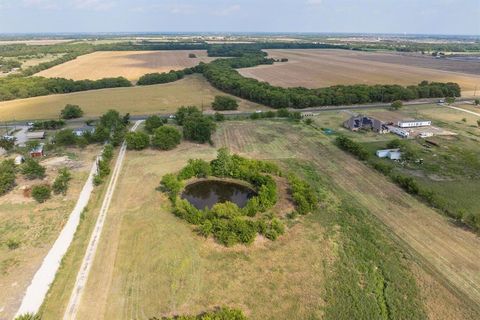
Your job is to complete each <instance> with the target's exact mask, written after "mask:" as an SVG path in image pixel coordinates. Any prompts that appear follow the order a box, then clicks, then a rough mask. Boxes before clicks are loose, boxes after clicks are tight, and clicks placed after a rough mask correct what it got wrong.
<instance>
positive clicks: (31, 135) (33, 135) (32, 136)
mask: <svg viewBox="0 0 480 320" xmlns="http://www.w3.org/2000/svg"><path fill="white" fill-rule="evenodd" d="M27 138H28V139H29V140H39V139H45V131H35V132H28V133H27Z"/></svg>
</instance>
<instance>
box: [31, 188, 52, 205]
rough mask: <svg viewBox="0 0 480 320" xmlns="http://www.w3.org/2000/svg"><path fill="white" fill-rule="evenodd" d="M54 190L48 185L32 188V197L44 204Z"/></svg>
mask: <svg viewBox="0 0 480 320" xmlns="http://www.w3.org/2000/svg"><path fill="white" fill-rule="evenodd" d="M51 195H52V189H51V188H50V186H49V185H47V184H42V185H36V186H33V188H32V197H33V198H34V199H35V200H36V201H37V202H38V203H43V202H45V201H47V200H48V199H50V197H51Z"/></svg>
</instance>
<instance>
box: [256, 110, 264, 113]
mask: <svg viewBox="0 0 480 320" xmlns="http://www.w3.org/2000/svg"><path fill="white" fill-rule="evenodd" d="M262 112H263V111H262V110H257V111H255V113H262Z"/></svg>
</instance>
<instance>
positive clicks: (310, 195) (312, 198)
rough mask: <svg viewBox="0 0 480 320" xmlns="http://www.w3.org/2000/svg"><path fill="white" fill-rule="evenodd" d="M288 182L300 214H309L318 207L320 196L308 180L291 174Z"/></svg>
mask: <svg viewBox="0 0 480 320" xmlns="http://www.w3.org/2000/svg"><path fill="white" fill-rule="evenodd" d="M288 183H289V184H290V192H291V194H292V198H293V201H294V202H295V205H296V211H297V212H298V213H299V214H302V215H303V214H307V213H309V212H312V211H313V210H315V209H316V208H317V206H318V197H317V195H316V193H315V191H314V190H313V188H312V187H310V185H309V184H308V183H307V182H305V181H303V180H301V179H300V178H298V177H297V176H295V175H293V174H290V175H289V176H288Z"/></svg>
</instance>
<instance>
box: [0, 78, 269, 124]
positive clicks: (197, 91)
mask: <svg viewBox="0 0 480 320" xmlns="http://www.w3.org/2000/svg"><path fill="white" fill-rule="evenodd" d="M216 95H225V94H224V93H223V92H221V91H219V90H217V89H215V88H213V87H212V86H211V85H210V84H209V83H208V82H207V81H206V80H205V79H204V78H203V77H202V76H200V75H192V76H188V77H186V78H184V79H182V80H179V81H176V82H172V83H167V84H160V85H152V86H141V87H131V88H115V89H102V90H93V91H86V92H76V93H70V94H60V95H50V96H43V97H36V98H28V99H21V100H13V101H6V102H0V119H2V120H13V119H16V120H26V119H51V118H54V119H55V118H58V116H59V114H60V110H62V109H63V107H65V105H66V104H68V103H70V104H77V105H80V107H81V108H82V109H83V110H84V112H85V116H86V117H94V116H100V115H102V114H103V113H105V112H106V111H107V110H109V109H116V110H118V111H120V112H121V113H126V112H130V114H132V115H139V114H140V115H144V114H151V113H164V114H165V113H174V112H175V111H176V110H177V109H178V108H179V107H181V106H183V105H196V106H199V107H200V106H202V105H203V106H204V109H205V110H208V109H209V108H210V105H211V103H212V102H213V99H214V98H215V96H216ZM238 100H239V105H240V107H239V110H256V109H266V107H263V108H262V107H260V106H259V105H257V104H255V103H252V102H249V101H246V100H240V99H238Z"/></svg>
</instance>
